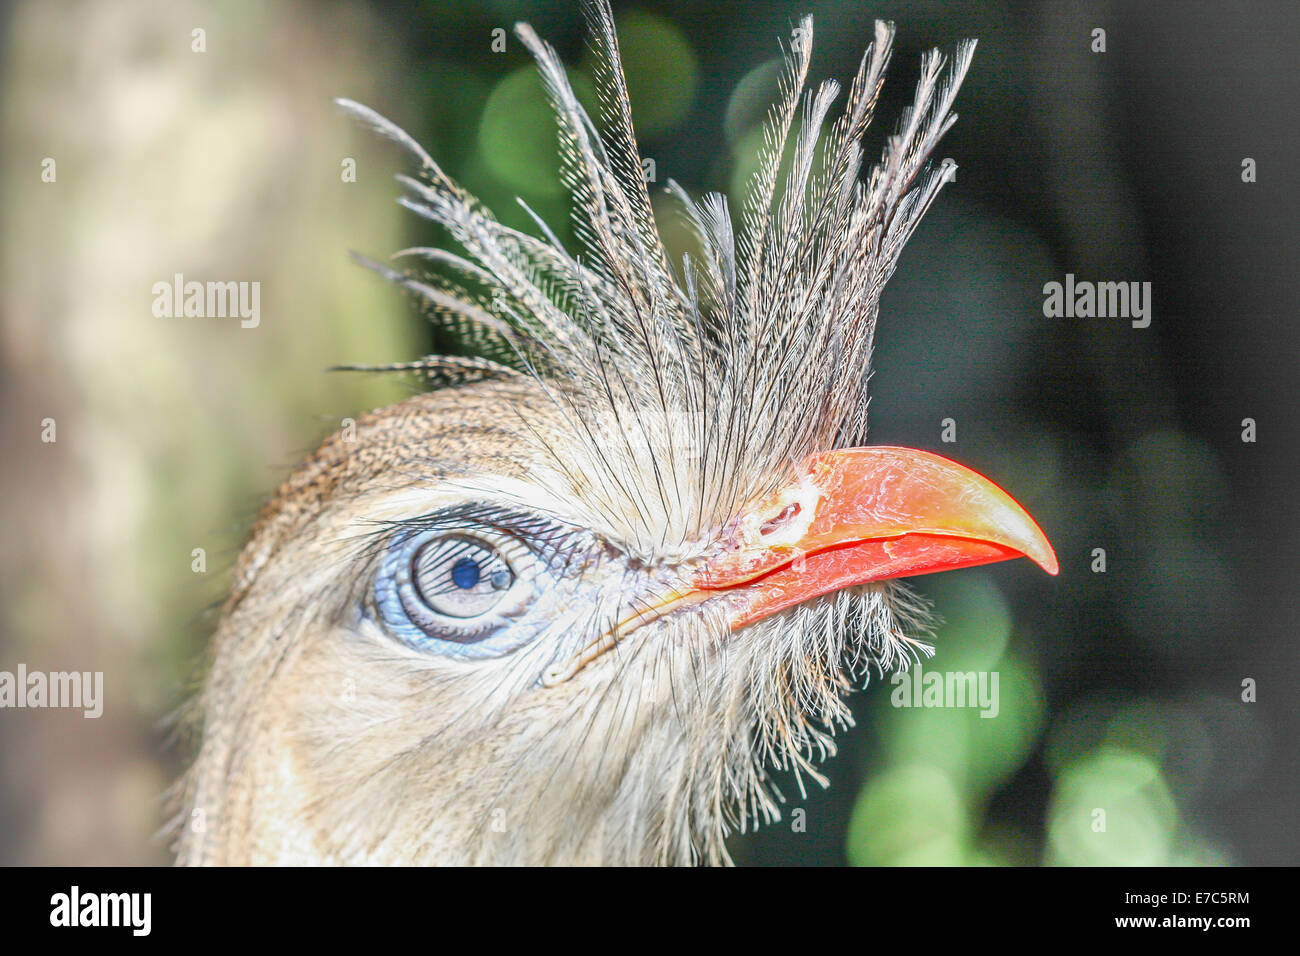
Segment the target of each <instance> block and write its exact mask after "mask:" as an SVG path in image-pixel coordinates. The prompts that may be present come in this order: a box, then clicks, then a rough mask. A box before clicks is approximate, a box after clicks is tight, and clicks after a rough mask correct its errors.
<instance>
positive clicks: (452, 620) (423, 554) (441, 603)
mask: <svg viewBox="0 0 1300 956" xmlns="http://www.w3.org/2000/svg"><path fill="white" fill-rule="evenodd" d="M541 565H542V562H540V561H539V560H538V559H537V556H536V555H535V554H534V553H533V552H532V551H531V550H530V549H529V547H528V546H527V545H525V544H524V543H523V542H522V541H521V540H520V539H519V538H516V537H514V536H513V535H509V534H504V533H500V534H498V533H488V532H487V531H484V532H483V533H482V534H470V533H462V532H450V531H446V530H427V531H423V532H416V533H413V534H404V535H399V536H397V537H396V538H394V539H393V540H392V541H390V542H389V544H388V549H387V551H386V552H385V554H384V557H383V560H382V562H381V564H380V568H379V573H378V574H377V576H376V578H375V585H374V588H375V590H374V607H375V608H376V609H377V610H378V612H379V617H380V619H381V621H382V623H383V624H384V626H385V628H386V629H387V630H388V632H389V633H390V634H392V635H393V636H394V637H396V638H398V639H399V640H401V641H402V642H403V643H405V644H407V645H409V646H411V647H413V648H415V649H416V650H421V651H429V650H433V651H439V652H442V653H445V654H448V655H450V656H453V657H461V658H469V657H475V658H480V657H489V656H493V655H497V654H503V653H507V652H508V651H510V650H513V649H514V647H516V646H518V644H519V643H520V642H521V641H522V640H524V639H525V638H526V635H525V634H524V631H523V629H522V628H520V627H516V626H514V625H516V624H517V623H518V619H519V618H520V616H521V615H522V614H523V612H524V611H525V610H526V609H527V607H528V606H529V603H530V601H531V600H532V599H533V597H534V596H535V584H536V579H537V576H538V575H539V574H541V573H543V568H542V567H541Z"/></svg>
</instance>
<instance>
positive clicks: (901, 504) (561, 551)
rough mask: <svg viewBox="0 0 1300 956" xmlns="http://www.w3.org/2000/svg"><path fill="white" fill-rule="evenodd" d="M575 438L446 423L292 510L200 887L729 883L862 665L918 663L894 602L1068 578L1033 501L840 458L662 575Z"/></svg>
mask: <svg viewBox="0 0 1300 956" xmlns="http://www.w3.org/2000/svg"><path fill="white" fill-rule="evenodd" d="M591 413H592V415H593V416H600V415H601V414H602V411H601V409H600V408H599V407H597V408H593V409H592V410H591ZM559 418H560V416H559V415H558V413H557V412H556V410H555V408H554V407H553V406H552V405H551V404H550V402H549V401H548V400H547V397H546V395H545V394H544V393H543V392H542V391H541V390H540V389H538V388H537V387H536V386H532V385H529V384H527V383H523V382H520V383H511V384H500V383H480V384H476V385H471V386H467V387H464V388H461V389H454V390H445V391H439V392H434V393H430V394H428V395H424V396H420V397H417V398H414V399H411V400H409V401H408V402H406V403H403V404H401V405H398V406H394V407H393V408H390V409H385V410H382V411H380V412H377V413H374V414H373V415H371V416H369V417H367V418H364V419H362V420H361V421H359V422H358V426H357V429H356V432H355V435H352V436H348V438H349V439H350V440H348V439H345V436H344V435H342V434H339V435H336V436H334V437H333V438H331V439H330V440H329V441H327V442H326V443H325V445H323V446H322V448H321V449H320V450H319V451H318V452H317V453H316V454H315V455H314V456H313V457H312V458H311V459H310V460H309V462H308V463H307V464H306V465H305V466H304V467H303V468H302V469H300V470H299V471H298V472H297V473H295V475H294V476H292V477H291V478H290V480H289V481H288V482H286V484H285V486H284V487H282V488H281V490H280V492H279V494H278V496H277V498H276V500H275V501H273V502H272V504H271V505H270V506H268V509H267V510H266V512H265V513H264V514H263V516H262V519H261V521H260V522H259V526H258V529H257V530H256V532H255V533H254V537H253V541H252V543H251V544H250V547H249V549H248V551H247V552H246V553H245V556H244V558H243V559H242V560H241V565H240V568H239V570H238V572H237V573H238V577H239V582H238V583H237V586H236V589H235V592H234V594H233V595H232V598H231V601H230V604H229V606H228V608H227V611H226V616H225V619H224V621H223V625H222V630H221V633H220V634H219V635H218V641H219V642H221V643H223V644H224V643H225V642H233V645H234V647H232V646H230V645H227V646H226V648H225V649H226V653H225V654H224V655H223V656H222V657H220V658H219V659H218V662H217V665H218V666H217V669H216V671H215V672H214V674H213V676H212V682H213V683H212V686H213V687H215V688H222V687H224V688H226V689H227V691H226V692H227V693H229V694H231V695H232V697H231V699H228V700H227V701H225V702H224V706H226V707H227V708H229V709H230V710H231V711H232V712H239V717H240V719H239V720H238V723H239V725H240V726H241V732H240V733H239V734H238V735H237V739H235V740H233V741H228V742H226V744H225V745H226V746H227V747H228V750H229V752H228V753H227V754H226V758H225V759H226V763H227V767H226V770H225V771H224V773H225V774H226V775H225V776H223V778H222V779H221V784H222V788H221V789H220V790H219V791H218V790H214V791H212V792H211V793H209V794H208V795H207V796H206V797H196V806H204V805H205V801H213V803H212V804H207V805H210V806H212V809H213V810H215V809H216V806H218V805H219V806H220V807H221V809H220V811H218V817H219V818H221V821H222V826H221V828H220V830H219V834H215V835H213V836H212V837H211V838H210V839H208V840H206V841H205V842H204V843H203V844H202V846H201V847H200V845H199V844H197V843H195V844H194V845H193V849H192V852H194V853H195V854H196V856H195V859H196V860H197V859H211V860H221V861H223V862H268V861H272V860H276V861H284V860H290V861H292V860H297V861H323V860H328V861H339V862H384V861H399V860H400V861H407V862H421V861H427V862H449V861H461V862H517V861H532V862H574V861H591V862H595V861H603V862H609V861H620V862H654V861H662V862H674V861H688V860H696V859H706V860H707V859H722V858H725V847H724V846H723V844H722V839H723V836H724V833H725V830H726V829H727V828H728V827H730V826H738V825H740V824H741V823H742V821H744V822H749V821H750V820H751V819H752V818H754V817H757V818H767V817H771V816H774V815H775V814H776V813H777V812H778V810H777V803H776V802H775V801H776V797H775V795H774V793H773V791H772V789H771V786H770V783H769V781H768V780H767V777H766V773H767V771H768V769H769V768H770V766H771V765H772V764H773V763H776V764H781V765H783V766H785V767H787V768H790V769H793V770H794V771H795V772H796V773H797V774H803V775H809V774H811V775H812V776H813V777H815V778H816V771H815V770H814V769H813V767H814V763H815V761H816V760H817V759H819V758H820V757H822V756H825V755H826V754H827V753H830V752H833V750H834V745H833V742H832V740H831V738H830V736H829V734H828V732H827V728H828V727H830V726H833V725H834V724H835V723H836V722H843V721H846V720H847V718H848V714H847V711H846V709H845V708H844V705H843V703H842V694H843V692H844V691H845V690H846V689H847V688H848V686H849V676H848V675H849V674H850V673H851V672H852V671H853V670H854V669H855V668H854V665H855V664H856V665H858V666H866V665H867V664H869V663H874V664H875V665H877V666H889V664H890V662H891V661H892V660H893V659H895V658H897V657H898V656H899V655H900V654H902V653H904V652H905V651H906V650H907V648H908V646H909V644H908V642H909V637H908V634H907V631H908V629H909V628H911V627H912V626H913V625H914V623H915V622H914V620H913V619H914V618H915V617H916V616H917V613H918V611H917V609H916V608H915V606H914V605H912V604H911V603H909V601H908V598H907V595H906V593H905V592H899V591H897V590H891V589H890V588H888V587H887V586H885V585H884V584H883V583H881V582H884V581H885V580H886V579H890V578H893V577H897V576H899V575H904V574H917V573H924V572H926V571H935V570H942V569H947V568H953V567H962V566H968V565H971V564H978V563H984V562H988V561H997V560H1002V559H1004V558H1008V557H1016V556H1019V555H1021V554H1027V555H1029V556H1031V557H1033V558H1034V559H1035V560H1037V561H1038V562H1039V563H1041V564H1043V565H1044V567H1046V568H1048V570H1052V571H1054V570H1055V564H1054V561H1055V559H1054V557H1053V556H1052V553H1051V549H1050V546H1049V545H1048V544H1047V542H1046V540H1045V538H1043V536H1042V533H1041V532H1040V531H1039V530H1038V528H1037V526H1036V525H1034V523H1033V522H1032V520H1030V519H1029V517H1028V516H1027V515H1026V514H1025V513H1024V512H1023V511H1022V510H1021V509H1020V508H1019V506H1018V505H1016V504H1015V503H1014V502H1013V501H1012V500H1011V499H1010V498H1009V497H1007V496H1006V495H1005V493H1003V492H1001V491H1000V490H998V489H997V488H996V487H995V486H993V485H992V484H991V483H990V482H988V481H987V480H985V479H983V478H980V477H979V476H978V475H975V474H974V473H973V472H970V471H967V470H966V469H963V468H961V467H960V466H958V465H955V464H953V463H951V462H947V461H946V460H944V459H941V458H938V457H936V456H933V455H928V454H925V453H922V452H912V451H908V450H905V449H893V448H861V449H851V450H841V451H839V452H832V453H828V454H823V455H819V456H815V457H813V458H812V459H811V460H810V461H808V462H806V463H803V464H802V467H800V468H797V469H792V474H791V476H789V477H788V478H783V479H782V481H781V482H780V483H779V487H778V488H777V490H776V491H774V492H772V493H770V494H768V495H766V496H764V497H762V498H759V499H757V500H754V501H750V502H746V503H744V504H743V505H742V506H740V507H739V508H738V509H737V510H736V512H735V513H734V514H733V515H732V516H731V517H730V518H729V519H728V520H725V521H721V522H718V523H717V524H716V525H714V526H713V527H711V528H708V529H707V530H706V531H705V532H703V533H702V534H700V535H699V536H698V537H697V538H696V539H694V540H678V541H674V542H672V543H671V547H665V548H664V550H663V552H662V553H661V554H658V555H657V554H656V553H655V552H654V548H653V547H652V546H649V545H648V544H647V542H646V541H644V540H643V539H642V538H641V537H640V536H639V535H637V534H636V533H635V529H636V528H638V525H637V523H636V522H634V521H631V520H625V521H619V520H617V519H616V518H615V517H614V516H612V515H608V514H607V515H605V516H604V517H603V518H599V519H597V518H594V517H593V514H592V512H591V508H590V501H591V499H590V496H589V489H588V487H587V483H586V482H585V481H583V480H577V481H573V482H568V481H564V480H561V479H560V477H559V475H560V472H559V471H558V470H557V468H556V465H555V461H554V456H553V448H552V447H551V445H550V444H548V443H546V442H543V441H541V440H539V438H538V436H541V435H547V436H550V438H551V440H552V441H553V440H555V438H556V436H560V435H563V434H564V430H563V425H562V423H561V422H560V421H559ZM592 427H599V426H597V425H595V424H594V423H593V426H592ZM653 451H654V453H655V454H656V455H661V456H663V460H664V461H665V462H667V461H668V460H669V456H668V455H667V449H665V448H662V447H661V448H656V449H653ZM683 460H684V461H689V459H688V458H683ZM665 467H666V465H665ZM574 474H575V477H578V478H579V479H580V478H581V474H582V473H580V472H578V471H575V472H574ZM286 598H287V606H288V607H289V608H291V609H292V610H291V611H290V612H289V613H286V610H285V608H286ZM236 647H237V648H238V649H237V650H235V648H236ZM232 768H237V772H235V773H232ZM817 779H820V778H817ZM232 783H233V784H234V792H233V793H232V792H229V791H228V789H227V788H228V787H229V785H230V784H232ZM245 790H247V792H244V791H245ZM218 793H220V796H218ZM205 855H206V856H205Z"/></svg>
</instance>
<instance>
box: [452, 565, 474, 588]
mask: <svg viewBox="0 0 1300 956" xmlns="http://www.w3.org/2000/svg"><path fill="white" fill-rule="evenodd" d="M478 576H479V571H478V562H477V561H475V560H474V559H473V558H461V559H460V560H459V561H457V562H456V563H455V564H453V565H452V566H451V580H452V582H453V583H454V584H455V585H456V587H458V588H462V589H463V590H466V591H468V590H469V589H470V588H472V587H473V586H474V585H476V584H478Z"/></svg>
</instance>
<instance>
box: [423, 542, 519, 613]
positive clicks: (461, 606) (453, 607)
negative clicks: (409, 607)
mask: <svg viewBox="0 0 1300 956" xmlns="http://www.w3.org/2000/svg"><path fill="white" fill-rule="evenodd" d="M411 565H412V567H411V576H412V579H413V582H414V587H415V592H416V593H417V594H418V595H419V596H420V598H421V600H423V601H424V603H425V604H427V605H428V606H429V607H430V608H432V609H433V610H434V611H437V612H438V613H439V614H446V615H447V616H448V617H478V616H479V615H480V614H484V613H486V612H488V611H490V610H491V609H492V608H493V607H495V606H496V605H497V604H499V603H500V601H501V598H502V597H504V596H505V594H506V592H507V591H508V590H510V586H511V585H512V584H514V583H515V573H514V571H512V570H511V569H510V565H509V564H507V563H506V561H505V559H504V558H502V557H501V555H500V554H498V553H497V551H496V550H495V549H494V548H491V547H489V546H488V545H486V544H484V543H483V542H480V541H475V540H474V539H472V538H463V537H460V536H458V535H456V536H449V537H446V538H440V539H436V540H434V541H430V542H429V543H428V544H426V545H424V546H423V547H421V548H420V550H419V551H417V552H416V553H415V557H414V559H413V560H412V562H411Z"/></svg>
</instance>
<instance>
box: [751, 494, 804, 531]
mask: <svg viewBox="0 0 1300 956" xmlns="http://www.w3.org/2000/svg"><path fill="white" fill-rule="evenodd" d="M802 510H803V507H802V506H801V505H800V504H799V502H797V501H793V502H791V503H790V504H788V505H786V506H785V507H784V508H782V509H781V513H780V514H779V515H777V516H776V517H775V518H769V519H768V520H766V521H764V522H763V523H762V524H761V525H759V526H758V533H759V534H762V535H768V534H771V533H772V532H773V531H776V530H777V529H778V528H780V527H781V526H782V525H783V524H785V523H786V522H787V521H789V520H790V519H791V518H793V517H794V516H795V515H797V514H798V513H799V512H800V511H802Z"/></svg>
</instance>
